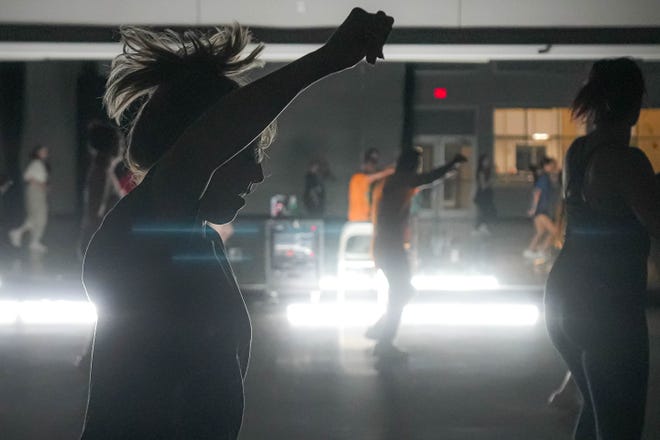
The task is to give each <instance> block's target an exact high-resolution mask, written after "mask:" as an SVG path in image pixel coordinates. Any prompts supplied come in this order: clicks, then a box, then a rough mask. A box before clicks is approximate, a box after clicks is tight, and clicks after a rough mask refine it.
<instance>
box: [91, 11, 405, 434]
mask: <svg viewBox="0 0 660 440" xmlns="http://www.w3.org/2000/svg"><path fill="white" fill-rule="evenodd" d="M392 23H393V20H392V18H391V17H388V16H386V15H385V14H384V13H383V12H379V13H378V14H367V13H366V12H365V11H363V10H361V9H354V10H353V11H352V12H351V14H350V15H349V17H348V18H347V19H346V21H345V22H344V23H343V24H342V25H341V26H340V27H339V28H338V29H337V31H336V32H335V33H334V34H333V36H332V37H331V38H330V40H328V42H327V43H326V44H325V45H324V46H323V47H321V48H320V49H318V50H316V51H314V52H312V53H310V54H308V55H306V56H304V57H302V58H300V59H299V60H297V61H295V62H292V63H290V64H288V65H286V66H284V67H282V68H281V69H279V70H277V71H275V72H273V73H271V74H269V75H267V76H265V77H263V78H261V79H259V80H256V81H254V82H252V83H250V84H248V85H243V86H241V85H240V84H241V76H242V75H241V74H242V73H244V72H245V71H246V70H248V69H249V68H251V67H253V66H254V65H255V62H256V58H257V56H258V55H259V53H260V52H261V51H262V49H263V46H262V45H258V46H257V47H256V48H255V49H254V50H253V51H252V52H250V53H249V54H248V55H247V56H243V55H242V52H243V49H244V48H245V47H246V45H247V44H248V43H249V42H250V35H249V33H248V32H247V30H245V29H242V28H240V27H238V26H237V25H235V26H233V27H229V28H222V29H217V30H216V31H215V32H214V33H210V34H203V33H200V32H197V31H187V32H185V33H183V34H179V33H176V32H173V31H164V32H155V31H150V30H146V29H141V28H135V27H125V28H123V29H122V31H121V34H122V42H123V44H124V51H123V53H122V54H121V55H119V56H118V57H117V58H115V60H114V61H113V65H112V69H111V72H110V76H109V78H108V83H107V91H106V95H105V98H104V100H105V105H106V107H107V109H108V113H109V115H110V116H111V117H112V118H113V119H115V120H117V121H119V120H122V118H124V117H126V113H125V112H126V110H127V109H128V108H129V107H130V108H131V109H132V110H136V106H139V104H140V102H142V106H141V107H140V108H137V110H138V112H137V115H138V116H137V117H136V120H135V121H134V123H133V126H132V133H131V136H130V141H129V146H128V150H127V161H128V162H129V164H130V165H131V166H132V167H133V169H135V170H136V171H139V172H142V173H143V174H144V178H143V180H142V182H141V183H140V185H139V186H137V187H136V188H135V189H134V190H133V191H132V192H131V193H130V194H128V195H127V196H126V197H124V198H123V199H122V200H121V201H120V202H119V203H118V204H117V205H116V206H115V207H114V208H113V209H112V210H111V211H110V212H109V213H108V214H107V215H106V217H105V219H104V221H103V224H102V225H101V227H100V228H99V230H98V231H97V232H96V234H95V235H94V237H93V238H92V241H91V243H90V245H89V247H88V248H87V253H86V255H85V260H84V273H83V280H84V283H85V287H86V289H87V293H88V296H89V298H90V299H91V300H92V301H93V302H94V303H95V305H96V307H97V310H98V321H97V325H96V335H95V343H94V352H93V359H92V370H91V384H90V395H89V402H88V407H87V415H86V421H85V427H84V431H83V434H82V438H83V439H84V440H92V439H94V440H96V439H113V440H118V439H122V440H130V439H139V440H147V439H159V440H162V439H185V440H192V439H195V440H202V439H214V440H219V439H235V438H236V437H237V436H238V433H239V430H240V426H241V420H242V413H243V379H244V377H245V374H246V371H247V367H248V358H249V351H250V338H251V328H250V320H249V318H248V313H247V309H246V307H245V304H244V302H243V298H242V296H241V293H240V291H239V289H238V286H237V283H236V280H235V278H234V275H233V273H232V270H231V268H230V266H229V264H228V262H227V259H226V257H225V251H224V246H223V244H222V241H221V240H219V239H218V235H217V234H216V233H215V232H213V231H212V229H211V228H210V227H208V226H207V222H210V223H214V224H223V223H228V222H230V221H231V220H232V219H233V218H234V217H235V216H236V213H237V212H238V210H239V209H241V207H243V205H244V204H245V200H244V197H245V196H246V195H247V194H248V193H249V192H250V190H251V188H252V186H253V184H255V183H258V182H260V181H262V180H263V174H262V169H261V164H260V160H261V157H262V150H263V148H265V147H266V145H267V143H268V137H269V136H268V134H270V132H271V130H269V129H268V127H269V125H270V124H271V123H272V122H273V120H274V119H275V118H276V117H277V116H278V115H279V114H280V113H281V112H282V111H283V110H284V109H285V108H286V106H287V105H288V104H289V102H291V100H293V99H294V98H295V97H296V96H297V95H298V94H299V93H300V92H301V91H302V90H304V89H305V88H307V87H308V86H310V85H311V84H313V83H314V82H316V81H318V80H319V79H321V78H323V77H325V76H327V75H330V74H332V73H335V72H338V71H340V70H343V69H346V68H349V67H352V66H353V65H355V64H356V63H358V62H359V61H360V60H362V59H363V58H365V56H366V59H367V61H368V62H370V63H372V64H373V63H374V62H375V61H376V58H377V57H381V58H382V46H383V43H384V42H385V39H386V38H387V35H388V34H389V31H390V29H391V26H392ZM141 99H142V100H143V101H140V100H141ZM131 114H132V113H131Z"/></svg>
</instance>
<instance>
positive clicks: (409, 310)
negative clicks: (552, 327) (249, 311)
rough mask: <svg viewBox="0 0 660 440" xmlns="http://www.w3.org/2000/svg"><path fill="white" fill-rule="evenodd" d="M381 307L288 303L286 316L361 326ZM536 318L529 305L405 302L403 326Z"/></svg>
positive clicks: (512, 323) (301, 323)
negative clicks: (406, 303) (407, 303)
mask: <svg viewBox="0 0 660 440" xmlns="http://www.w3.org/2000/svg"><path fill="white" fill-rule="evenodd" d="M383 312H384V308H383V306H382V305H378V304H377V303H357V302H354V303H349V302H344V303H340V302H335V303H320V304H291V305H289V306H288V307H287V311H286V314H287V319H288V321H289V323H290V324H291V325H292V326H294V327H363V326H368V325H370V324H373V323H374V322H376V320H377V319H378V318H379V317H380V316H381V315H382V313H383ZM538 319H539V310H538V307H536V306H534V305H531V304H498V303H484V304H478V303H477V304H471V303H432V304H409V305H407V306H406V308H405V310H404V312H403V316H402V318H401V322H402V324H404V325H448V326H480V327H489V326H492V327H529V326H533V325H535V324H536V323H537V321H538Z"/></svg>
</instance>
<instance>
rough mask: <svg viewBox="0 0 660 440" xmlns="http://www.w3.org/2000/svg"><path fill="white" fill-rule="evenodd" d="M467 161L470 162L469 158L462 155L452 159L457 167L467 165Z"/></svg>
mask: <svg viewBox="0 0 660 440" xmlns="http://www.w3.org/2000/svg"><path fill="white" fill-rule="evenodd" d="M467 161H468V159H467V157H465V156H463V155H462V154H461V153H458V154H456V156H454V158H453V159H452V162H453V163H454V164H457V165H459V164H462V163H465V162H467Z"/></svg>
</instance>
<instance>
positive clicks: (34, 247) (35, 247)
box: [30, 242, 48, 254]
mask: <svg viewBox="0 0 660 440" xmlns="http://www.w3.org/2000/svg"><path fill="white" fill-rule="evenodd" d="M30 251H32V252H36V253H39V254H45V253H46V252H48V248H47V247H46V246H44V245H43V244H41V243H39V242H36V243H32V244H30Z"/></svg>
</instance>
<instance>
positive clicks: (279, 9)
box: [0, 0, 660, 28]
mask: <svg viewBox="0 0 660 440" xmlns="http://www.w3.org/2000/svg"><path fill="white" fill-rule="evenodd" d="M354 6H362V7H364V8H365V9H367V10H369V11H376V10H379V9H382V10H384V11H385V12H387V13H388V14H390V15H392V16H393V17H394V18H395V19H396V25H397V26H404V27H497V26H504V27H518V26H524V27H526V26H544V27H557V26H601V27H621V26H660V1H658V0H627V1H622V0H408V1H405V0H404V1H402V0H381V1H375V0H232V1H227V0H177V1H171V0H111V1H108V0H48V1H44V0H0V10H1V11H2V14H1V15H0V23H48V24H86V25H90V24H91V25H118V24H129V23H130V24H167V25H174V24H180V25H210V24H225V23H229V22H232V21H234V20H237V21H239V22H240V23H242V24H245V25H250V26H272V27H284V28H309V27H323V26H334V25H337V24H338V23H340V22H341V21H342V20H343V18H344V17H345V16H346V15H347V13H348V12H349V11H350V10H351V8H353V7H354Z"/></svg>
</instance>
